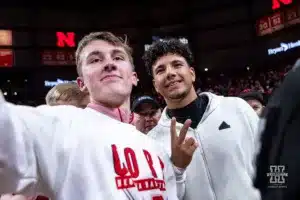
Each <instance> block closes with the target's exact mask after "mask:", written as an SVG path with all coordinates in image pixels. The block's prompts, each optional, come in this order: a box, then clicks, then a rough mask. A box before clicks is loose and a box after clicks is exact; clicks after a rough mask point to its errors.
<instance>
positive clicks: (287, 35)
mask: <svg viewBox="0 0 300 200" xmlns="http://www.w3.org/2000/svg"><path fill="white" fill-rule="evenodd" d="M274 2H275V3H276V2H277V1H276V0H265V1H261V0H251V1H249V0H248V1H247V0H244V1H241V0H223V1H222V2H221V1H218V0H207V1H195V0H185V1H179V0H176V1H175V0H173V1H171V0H168V1H144V2H142V1H126V2H123V3H122V2H118V3H116V2H111V3H110V2H107V3H106V4H104V3H100V4H99V5H97V4H92V3H90V4H88V5H82V4H78V5H76V4H75V2H74V1H73V2H72V3H71V4H66V5H59V4H56V5H55V4H54V3H55V1H54V2H52V3H53V5H47V6H45V5H44V6H39V5H35V6H29V5H27V6H25V5H23V6H21V5H20V6H15V5H2V6H1V8H0V30H1V31H0V88H1V90H2V91H3V93H4V94H5V95H6V98H7V99H8V100H9V101H12V102H15V103H23V104H30V105H38V104H42V103H44V97H45V94H46V93H47V91H48V90H49V89H50V87H51V85H53V84H55V83H56V82H59V81H72V80H75V79H76V70H75V64H74V51H75V49H76V45H77V43H78V41H79V40H80V39H81V38H82V36H83V35H85V34H87V33H89V32H91V31H111V32H113V33H115V34H117V35H119V36H121V37H124V35H127V37H128V39H129V42H130V44H131V46H132V47H133V49H134V55H133V56H134V62H135V66H136V71H137V73H138V76H139V80H140V84H139V86H138V87H137V88H135V89H134V94H139V93H143V94H144V93H151V92H152V90H153V88H152V82H151V77H150V76H149V75H148V74H147V73H146V70H145V68H144V65H143V62H142V60H141V57H142V55H143V53H144V51H145V49H146V48H147V45H148V44H151V42H152V41H153V40H156V39H161V38H168V37H176V38H179V39H181V40H182V41H183V42H188V43H189V44H190V47H191V49H192V51H193V53H194V55H195V59H196V66H195V69H196V72H197V75H198V77H199V79H198V81H197V83H196V85H197V87H201V88H202V89H203V88H204V89H205V88H207V87H209V85H210V84H211V83H210V81H212V80H213V79H217V80H218V81H219V82H221V83H222V82H226V81H228V80H227V79H228V78H229V77H232V76H239V74H243V73H253V72H255V71H264V70H267V69H270V68H279V67H285V66H287V65H290V64H292V63H293V62H294V61H295V59H296V58H298V57H299V53H300V47H299V48H298V46H297V41H298V40H300V36H299V35H300V34H299V33H300V26H299V25H298V23H300V4H297V3H296V1H295V0H278V2H279V3H280V4H278V5H280V8H273V9H272V6H274ZM57 3H58V2H57ZM285 4H287V5H285ZM290 42H293V43H294V45H293V47H292V48H289V49H284V50H285V51H282V52H278V53H277V54H275V55H268V52H269V51H268V49H275V48H277V47H281V43H290ZM299 46H300V42H299Z"/></svg>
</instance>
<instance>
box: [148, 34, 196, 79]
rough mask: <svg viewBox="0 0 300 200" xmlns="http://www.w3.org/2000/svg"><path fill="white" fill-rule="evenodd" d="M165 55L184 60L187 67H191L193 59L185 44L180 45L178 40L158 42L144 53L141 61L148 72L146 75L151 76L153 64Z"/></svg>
mask: <svg viewBox="0 0 300 200" xmlns="http://www.w3.org/2000/svg"><path fill="white" fill-rule="evenodd" d="M167 54H176V55H179V56H182V57H183V58H185V60H186V62H187V63H188V64H189V66H193V64H194V58H193V54H192V52H191V50H190V48H189V46H188V45H187V44H184V43H182V42H181V41H180V40H178V39H174V38H171V39H168V40H158V41H155V42H154V43H153V44H152V45H151V46H150V48H149V49H148V50H147V51H146V52H145V54H144V56H143V60H144V63H145V66H146V69H147V70H148V73H149V74H150V75H151V76H152V75H153V74H152V66H153V64H154V63H155V62H156V61H157V60H158V59H159V58H160V57H162V56H164V55H167Z"/></svg>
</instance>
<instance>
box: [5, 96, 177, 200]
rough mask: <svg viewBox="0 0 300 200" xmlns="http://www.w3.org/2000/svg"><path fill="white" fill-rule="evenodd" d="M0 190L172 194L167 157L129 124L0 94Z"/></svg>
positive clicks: (56, 194) (90, 197)
mask: <svg viewBox="0 0 300 200" xmlns="http://www.w3.org/2000/svg"><path fill="white" fill-rule="evenodd" d="M0 128H1V129H0V195H1V194H4V193H21V194H25V195H34V194H36V193H43V194H44V195H46V196H48V197H50V198H51V199H53V200H73V199H78V200H79V199H80V200H94V199H97V200H101V199H103V200H108V199H109V200H113V199H116V200H122V199H147V200H148V199H149V200H151V199H155V200H162V199H169V200H173V199H177V195H176V181H175V176H174V171H173V167H172V164H171V163H170V160H169V157H168V155H167V154H166V153H164V152H163V150H162V148H160V147H159V146H157V144H156V142H154V140H152V139H150V138H149V137H147V136H145V135H144V134H142V133H140V132H138V131H137V130H136V129H135V127H133V126H132V125H129V124H124V123H121V122H119V121H116V120H114V119H112V118H110V117H107V116H105V115H103V114H101V113H99V112H97V111H95V110H92V109H89V108H86V109H79V108H76V107H73V106H56V107H48V106H40V107H38V108H32V107H25V106H15V105H13V104H9V103H6V102H5V101H4V99H3V98H2V96H0Z"/></svg>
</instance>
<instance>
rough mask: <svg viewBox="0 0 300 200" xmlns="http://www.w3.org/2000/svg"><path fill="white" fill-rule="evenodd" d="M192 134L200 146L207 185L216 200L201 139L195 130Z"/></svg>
mask: <svg viewBox="0 0 300 200" xmlns="http://www.w3.org/2000/svg"><path fill="white" fill-rule="evenodd" d="M194 135H195V138H196V139H197V140H198V143H199V146H200V148H201V154H202V158H203V162H204V167H205V170H206V172H207V178H208V182H209V185H210V187H211V189H212V192H213V195H214V199H215V200H217V195H216V192H215V189H214V187H213V182H212V178H211V175H210V171H209V168H208V164H207V159H206V156H205V153H204V149H203V146H202V141H201V139H200V136H199V137H198V135H197V133H196V130H194Z"/></svg>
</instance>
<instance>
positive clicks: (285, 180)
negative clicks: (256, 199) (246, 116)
mask: <svg viewBox="0 0 300 200" xmlns="http://www.w3.org/2000/svg"><path fill="white" fill-rule="evenodd" d="M261 124H264V125H262V126H261V128H262V130H263V131H262V137H261V150H260V152H259V154H258V157H257V160H256V161H257V172H256V180H255V182H254V185H255V187H257V188H258V189H259V190H260V192H261V194H262V200H294V199H295V200H296V199H300V175H299V172H300V61H298V62H297V63H296V65H295V66H294V68H293V69H292V70H291V71H290V72H289V73H288V74H287V76H286V77H285V80H284V81H283V83H282V84H281V86H280V87H279V89H277V90H276V91H275V92H274V94H273V95H272V97H271V98H270V99H269V102H268V104H267V106H266V108H265V110H264V112H263V116H262V119H261ZM276 170H277V171H276ZM271 172H275V173H276V172H279V173H278V174H277V175H278V176H274V175H275V174H268V173H271Z"/></svg>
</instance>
